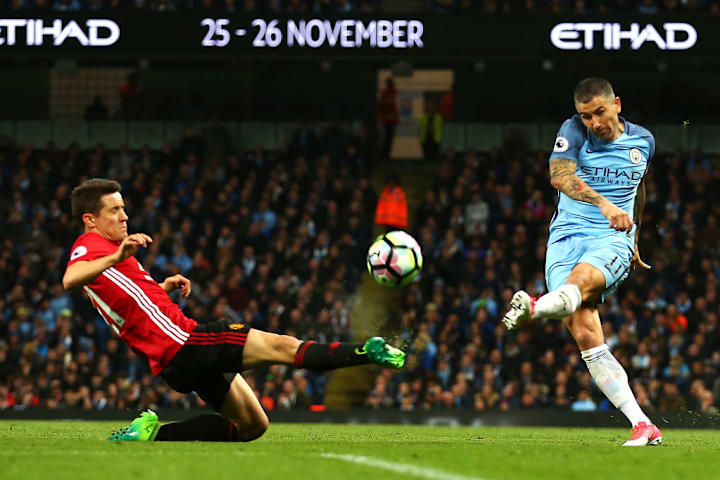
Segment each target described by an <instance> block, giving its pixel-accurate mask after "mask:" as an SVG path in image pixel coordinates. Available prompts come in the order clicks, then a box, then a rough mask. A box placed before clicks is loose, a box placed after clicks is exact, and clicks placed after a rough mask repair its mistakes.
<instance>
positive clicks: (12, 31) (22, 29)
mask: <svg viewBox="0 0 720 480" xmlns="http://www.w3.org/2000/svg"><path fill="white" fill-rule="evenodd" d="M81 23H83V22H80V23H78V22H76V21H75V20H70V21H65V20H61V19H59V18H57V19H55V20H52V21H48V22H47V23H45V20H40V19H24V18H0V47H4V46H8V47H12V46H14V45H22V46H41V45H47V44H52V45H54V46H56V47H58V46H60V45H63V44H64V43H66V42H67V41H68V40H69V39H73V40H75V41H77V42H78V43H79V44H80V45H82V46H83V47H107V46H110V45H113V44H114V43H115V42H117V41H118V39H119V38H120V27H119V26H118V24H117V23H115V22H114V21H113V20H109V19H103V18H94V19H89V20H86V21H85V22H84V24H83V25H82V26H81Z"/></svg>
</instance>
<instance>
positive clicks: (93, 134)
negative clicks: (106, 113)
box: [89, 121, 127, 149]
mask: <svg viewBox="0 0 720 480" xmlns="http://www.w3.org/2000/svg"><path fill="white" fill-rule="evenodd" d="M89 130H90V145H91V146H96V145H99V144H103V145H104V146H105V148H110V149H115V148H119V147H120V146H121V145H122V144H123V143H126V142H127V124H126V123H125V122H118V121H101V122H92V123H90V128H89Z"/></svg>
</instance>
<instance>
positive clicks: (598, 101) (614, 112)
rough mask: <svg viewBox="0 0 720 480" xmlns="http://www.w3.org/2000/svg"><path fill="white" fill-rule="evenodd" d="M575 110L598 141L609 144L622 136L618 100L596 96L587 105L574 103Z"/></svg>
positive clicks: (616, 98)
mask: <svg viewBox="0 0 720 480" xmlns="http://www.w3.org/2000/svg"><path fill="white" fill-rule="evenodd" d="M575 108H576V109H577V112H578V113H579V114H580V119H581V120H582V122H583V123H584V124H585V126H586V127H587V129H588V130H590V132H591V133H592V134H593V135H595V136H596V137H598V138H599V139H600V140H604V141H606V142H611V141H613V140H616V139H617V138H618V137H619V136H620V134H622V127H621V126H620V119H619V118H618V114H619V113H620V98H618V97H615V98H609V97H606V96H604V95H598V96H597V97H595V98H593V99H592V100H590V101H589V102H587V103H576V104H575Z"/></svg>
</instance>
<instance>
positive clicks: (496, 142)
mask: <svg viewBox="0 0 720 480" xmlns="http://www.w3.org/2000/svg"><path fill="white" fill-rule="evenodd" d="M501 145H502V125H500V124H497V123H469V124H467V125H466V127H465V146H466V147H467V148H472V149H475V150H479V151H481V152H487V151H489V150H492V149H493V148H497V147H499V146H501Z"/></svg>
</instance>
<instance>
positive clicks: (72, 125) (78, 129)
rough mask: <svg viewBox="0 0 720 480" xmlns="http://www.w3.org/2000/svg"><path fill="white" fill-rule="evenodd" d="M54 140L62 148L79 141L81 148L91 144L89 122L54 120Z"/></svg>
mask: <svg viewBox="0 0 720 480" xmlns="http://www.w3.org/2000/svg"><path fill="white" fill-rule="evenodd" d="M52 138H53V141H54V142H55V144H56V145H57V146H58V147H60V148H67V147H69V146H70V145H71V144H73V143H77V144H78V145H79V146H80V147H81V148H87V147H89V146H90V136H89V135H88V123H87V122H84V121H82V120H55V121H54V122H53V137H52Z"/></svg>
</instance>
